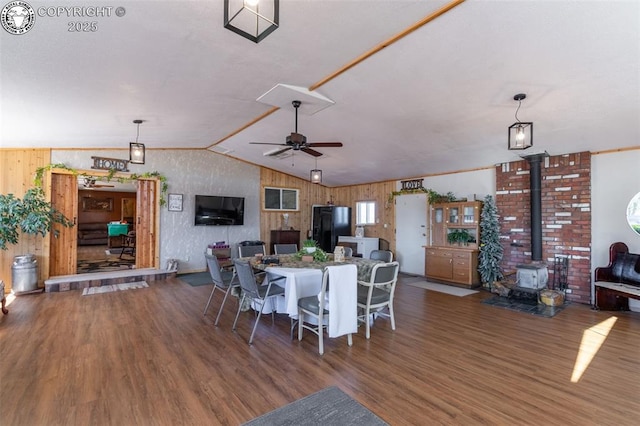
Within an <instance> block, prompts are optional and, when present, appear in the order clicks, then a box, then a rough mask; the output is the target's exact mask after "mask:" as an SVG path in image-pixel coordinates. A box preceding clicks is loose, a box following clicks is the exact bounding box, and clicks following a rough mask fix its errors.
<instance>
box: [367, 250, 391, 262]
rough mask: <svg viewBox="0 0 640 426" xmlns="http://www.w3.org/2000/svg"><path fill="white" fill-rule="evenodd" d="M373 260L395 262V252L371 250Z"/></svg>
mask: <svg viewBox="0 0 640 426" xmlns="http://www.w3.org/2000/svg"><path fill="white" fill-rule="evenodd" d="M369 259H371V260H382V261H383V262H385V263H389V262H393V253H392V252H391V251H389V250H371V254H369Z"/></svg>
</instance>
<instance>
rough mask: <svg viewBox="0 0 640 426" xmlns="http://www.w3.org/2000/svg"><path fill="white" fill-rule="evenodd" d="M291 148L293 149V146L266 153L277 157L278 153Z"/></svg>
mask: <svg viewBox="0 0 640 426" xmlns="http://www.w3.org/2000/svg"><path fill="white" fill-rule="evenodd" d="M290 149H291V147H287V148H282V149H279V150H277V151H273V152H270V153H269V154H266V155H268V156H269V157H275V156H276V155H280V154H282V153H283V152H286V151H289V150H290Z"/></svg>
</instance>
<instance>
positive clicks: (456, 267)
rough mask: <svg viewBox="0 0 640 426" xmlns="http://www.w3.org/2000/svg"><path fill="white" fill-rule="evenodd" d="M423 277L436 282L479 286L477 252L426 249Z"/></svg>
mask: <svg viewBox="0 0 640 426" xmlns="http://www.w3.org/2000/svg"><path fill="white" fill-rule="evenodd" d="M425 275H426V276H427V278H430V279H434V280H438V281H446V282H450V283H453V284H459V285H462V286H466V287H476V286H478V285H479V284H480V277H479V274H478V250H474V249H464V248H447V247H426V250H425Z"/></svg>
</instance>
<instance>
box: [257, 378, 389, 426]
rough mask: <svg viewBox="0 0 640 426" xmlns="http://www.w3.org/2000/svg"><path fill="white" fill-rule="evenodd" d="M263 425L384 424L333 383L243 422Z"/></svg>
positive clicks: (329, 425)
mask: <svg viewBox="0 0 640 426" xmlns="http://www.w3.org/2000/svg"><path fill="white" fill-rule="evenodd" d="M247 425H248V426H267V425H279V426H280V425H282V426H285V425H290V426H294V425H295V426H299V425H323V426H331V425H336V426H338V425H340V426H342V425H367V426H371V425H373V426H375V425H388V423H386V422H384V421H383V420H382V419H380V418H379V417H378V416H376V415H375V414H373V413H372V412H371V411H369V410H368V409H366V408H365V407H364V406H363V405H361V404H360V403H359V402H358V401H356V400H355V399H353V398H351V397H350V396H349V395H347V394H346V393H344V392H342V391H341V390H340V389H338V388H337V387H335V386H331V387H328V388H326V389H323V390H321V391H319V392H316V393H314V394H311V395H309V396H306V397H304V398H302V399H299V400H297V401H294V402H292V403H291V404H288V405H285V406H284V407H280V408H278V409H276V410H274V411H272V412H270V413H267V414H264V415H262V416H260V417H257V418H255V419H253V420H251V421H249V422H247V423H245V426H247Z"/></svg>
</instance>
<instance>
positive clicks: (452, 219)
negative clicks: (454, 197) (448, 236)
mask: <svg viewBox="0 0 640 426" xmlns="http://www.w3.org/2000/svg"><path fill="white" fill-rule="evenodd" d="M459 215H460V209H459V208H458V207H449V223H458V220H459Z"/></svg>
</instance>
